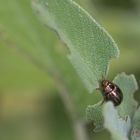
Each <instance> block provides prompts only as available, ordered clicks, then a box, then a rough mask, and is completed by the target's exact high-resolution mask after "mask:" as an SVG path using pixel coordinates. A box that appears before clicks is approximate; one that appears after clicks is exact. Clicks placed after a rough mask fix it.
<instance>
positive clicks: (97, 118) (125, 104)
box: [86, 73, 138, 131]
mask: <svg viewBox="0 0 140 140" xmlns="http://www.w3.org/2000/svg"><path fill="white" fill-rule="evenodd" d="M113 82H114V83H116V84H117V85H118V86H119V87H120V89H121V90H122V92H123V101H122V103H121V104H120V105H119V106H118V107H117V110H118V114H119V116H120V117H122V118H125V117H126V116H130V117H131V118H132V116H133V115H134V112H135V110H136V108H137V102H136V101H135V100H134V98H133V95H134V92H135V91H136V90H137V89H138V86H137V82H136V79H135V77H134V75H126V74H125V73H121V74H119V75H118V76H116V77H115V79H114V80H113ZM102 107H103V106H101V103H100V102H99V103H97V104H95V105H90V106H88V107H87V110H86V115H87V119H88V120H89V121H91V120H92V121H93V122H94V124H95V125H96V126H95V128H93V129H95V130H94V131H96V129H98V131H99V130H101V129H103V120H104V119H103V114H102Z"/></svg>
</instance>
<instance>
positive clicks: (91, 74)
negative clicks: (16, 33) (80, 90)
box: [33, 0, 119, 92]
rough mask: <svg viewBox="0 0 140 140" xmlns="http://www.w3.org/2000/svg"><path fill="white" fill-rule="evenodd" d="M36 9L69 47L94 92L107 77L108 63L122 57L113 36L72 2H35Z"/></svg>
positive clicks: (81, 73)
mask: <svg viewBox="0 0 140 140" xmlns="http://www.w3.org/2000/svg"><path fill="white" fill-rule="evenodd" d="M33 8H34V9H35V11H37V13H38V14H39V17H40V19H41V20H42V21H43V23H44V24H47V25H48V26H49V27H51V28H52V29H54V30H55V31H56V32H57V33H58V34H59V36H60V38H61V40H62V41H63V42H64V43H65V44H67V46H68V48H69V51H70V54H69V55H68V58H69V59H70V61H71V63H72V64H73V65H74V67H75V68H76V70H77V72H78V74H79V76H80V77H81V78H82V80H83V82H84V83H85V85H86V87H87V89H88V90H89V91H90V92H92V91H93V90H94V89H95V88H97V87H98V86H99V83H98V81H99V80H100V79H101V78H102V76H105V75H106V74H107V69H108V63H109V61H110V60H111V59H112V58H115V57H118V55H119V51H118V48H117V46H116V44H115V43H114V41H113V39H112V38H111V36H110V35H109V34H108V33H107V32H106V31H105V30H104V28H103V27H101V26H100V25H99V24H98V23H97V22H96V21H95V20H94V19H93V18H92V17H91V16H90V15H89V14H88V13H87V12H86V11H85V10H84V9H82V8H81V7H80V6H79V5H78V4H76V3H75V2H74V1H72V0H59V1H58V0H34V1H33Z"/></svg>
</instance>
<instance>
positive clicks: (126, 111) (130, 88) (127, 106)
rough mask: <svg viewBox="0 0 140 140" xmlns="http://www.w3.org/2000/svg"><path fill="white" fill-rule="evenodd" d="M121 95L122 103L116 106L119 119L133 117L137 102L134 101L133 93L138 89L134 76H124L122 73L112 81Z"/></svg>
mask: <svg viewBox="0 0 140 140" xmlns="http://www.w3.org/2000/svg"><path fill="white" fill-rule="evenodd" d="M113 82H114V83H116V84H117V85H118V86H119V87H120V89H121V90H122V93H123V101H122V103H121V105H120V106H118V108H117V109H118V112H119V115H120V116H121V117H125V116H130V117H132V116H133V115H134V112H135V111H136V108H137V102H136V101H135V100H134V97H133V96H134V92H136V90H137V89H138V85H137V82H136V79H135V77H134V75H126V74H125V73H122V74H120V75H118V76H117V77H116V78H115V79H114V80H113Z"/></svg>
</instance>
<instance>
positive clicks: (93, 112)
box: [86, 102, 104, 132]
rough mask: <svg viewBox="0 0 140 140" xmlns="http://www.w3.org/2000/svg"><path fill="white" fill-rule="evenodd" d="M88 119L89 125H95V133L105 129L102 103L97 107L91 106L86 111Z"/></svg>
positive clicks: (96, 105)
mask: <svg viewBox="0 0 140 140" xmlns="http://www.w3.org/2000/svg"><path fill="white" fill-rule="evenodd" d="M86 117H87V120H88V121H89V123H93V124H94V125H93V127H94V128H92V129H93V131H94V132H98V131H100V130H101V129H103V122H104V121H103V116H102V105H101V102H99V103H97V104H95V105H89V106H88V107H87V109H86Z"/></svg>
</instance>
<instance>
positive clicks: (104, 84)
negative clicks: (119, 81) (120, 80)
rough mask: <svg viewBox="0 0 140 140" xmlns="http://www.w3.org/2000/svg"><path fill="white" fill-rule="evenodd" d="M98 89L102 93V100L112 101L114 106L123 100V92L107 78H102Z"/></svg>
mask: <svg viewBox="0 0 140 140" xmlns="http://www.w3.org/2000/svg"><path fill="white" fill-rule="evenodd" d="M99 90H100V91H101V93H102V95H103V98H104V100H103V102H104V101H112V102H113V104H114V106H118V105H120V104H121V102H122V100H123V94H122V91H121V89H120V88H119V87H118V85H116V84H114V83H113V82H110V81H109V80H105V79H103V80H102V81H101V82H100V88H99Z"/></svg>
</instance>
